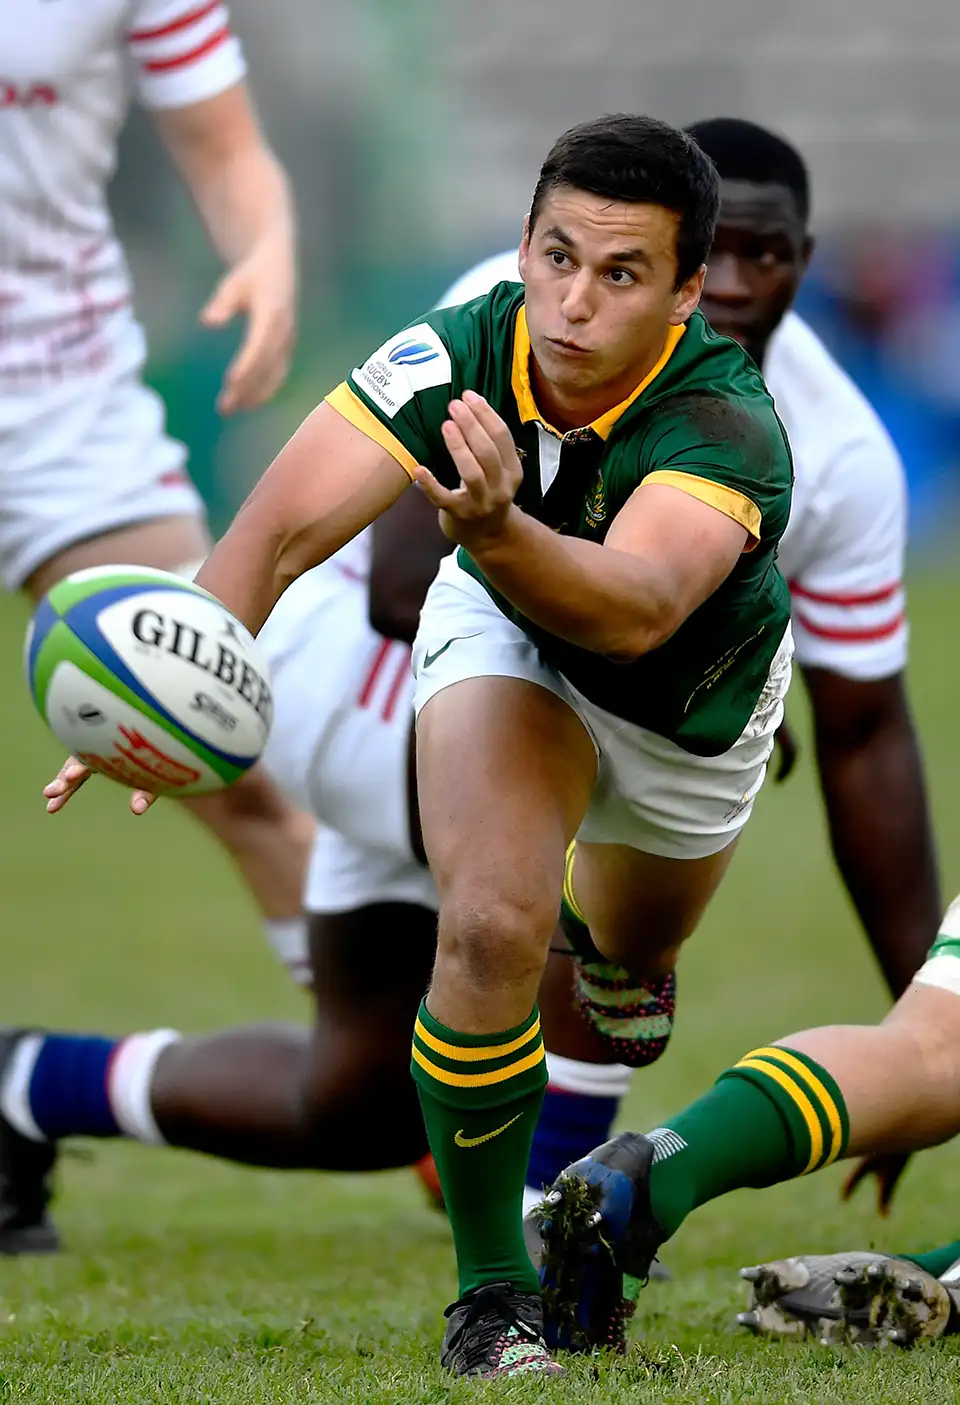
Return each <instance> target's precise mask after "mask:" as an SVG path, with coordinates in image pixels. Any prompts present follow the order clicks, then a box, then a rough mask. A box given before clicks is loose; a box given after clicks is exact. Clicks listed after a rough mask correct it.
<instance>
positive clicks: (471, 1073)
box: [411, 1001, 547, 1297]
mask: <svg viewBox="0 0 960 1405" xmlns="http://www.w3.org/2000/svg"><path fill="white" fill-rule="evenodd" d="M411 1071H412V1073H413V1078H414V1081H415V1083H416V1084H417V1088H418V1090H419V1093H420V1105H421V1107H422V1109H423V1117H424V1121H425V1123H426V1127H427V1136H428V1137H429V1139H430V1149H431V1151H432V1152H433V1156H434V1160H435V1161H436V1164H437V1173H438V1175H439V1177H440V1184H441V1186H442V1187H443V1195H444V1200H445V1202H446V1207H447V1214H448V1215H449V1217H450V1227H451V1229H452V1231H453V1242H454V1246H455V1248H456V1252H457V1267H458V1270H459V1275H460V1296H461V1297H463V1296H464V1295H465V1294H466V1293H469V1292H471V1291H472V1289H474V1288H479V1287H481V1286H482V1285H483V1284H484V1283H500V1282H507V1283H512V1284H514V1285H515V1286H516V1287H518V1288H521V1289H523V1290H525V1291H528V1292H536V1291H538V1288H539V1282H538V1279H537V1274H536V1272H535V1270H534V1268H533V1265H532V1264H531V1262H530V1257H529V1255H528V1253H527V1250H526V1246H525V1245H524V1241H523V1229H522V1220H521V1206H522V1198H523V1182H524V1176H525V1175H526V1170H527V1163H528V1161H529V1159H530V1143H531V1141H532V1139H533V1132H534V1128H535V1126H536V1122H537V1114H538V1112H539V1111H540V1104H541V1102H542V1101H543V1089H544V1084H545V1083H546V1081H547V1072H546V1063H545V1060H544V1054H543V1040H542V1038H541V1036H540V1016H539V1013H538V1012H537V1010H536V1008H534V1010H533V1012H532V1013H531V1015H530V1017H529V1019H527V1020H526V1021H524V1023H523V1024H522V1025H518V1026H517V1027H516V1028H515V1029H508V1030H504V1032H503V1033H502V1034H459V1033H458V1032H457V1031H456V1030H453V1029H448V1028H447V1027H446V1026H445V1025H442V1024H441V1023H440V1022H439V1020H435V1019H434V1018H433V1016H432V1015H431V1014H430V1012H429V1010H428V1009H427V1006H426V1001H424V1002H423V1004H422V1005H421V1006H420V1013H419V1015H418V1017H417V1023H416V1028H415V1030H414V1036H413V1064H412V1070H411Z"/></svg>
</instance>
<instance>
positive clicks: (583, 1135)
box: [524, 1053, 633, 1208]
mask: <svg viewBox="0 0 960 1405" xmlns="http://www.w3.org/2000/svg"><path fill="white" fill-rule="evenodd" d="M632 1072H633V1071H632V1069H629V1068H625V1067H624V1066H623V1065H622V1064H588V1063H582V1062H581V1061H580V1060H579V1059H565V1058H562V1057H561V1056H560V1055H559V1054H551V1053H548V1054H547V1077H548V1080H549V1081H548V1083H547V1091H546V1094H545V1096H544V1099H543V1106H542V1108H541V1109H540V1117H539V1120H538V1122H537V1130H536V1132H535V1133H534V1136H533V1146H532V1148H531V1151H530V1165H529V1166H528V1167H527V1189H528V1190H531V1191H533V1192H535V1200H537V1201H539V1200H540V1199H542V1197H543V1191H544V1188H545V1187H546V1186H549V1185H552V1184H553V1182H554V1181H555V1180H556V1179H557V1177H558V1176H559V1174H560V1172H561V1171H564V1170H566V1168H567V1167H568V1166H569V1165H570V1164H571V1162H573V1161H579V1160H580V1158H581V1156H586V1154H587V1152H588V1151H592V1150H593V1148H594V1147H595V1146H599V1145H600V1144H601V1142H605V1141H607V1140H608V1139H609V1136H610V1130H611V1128H612V1126H613V1120H614V1118H615V1117H616V1115H617V1112H618V1110H619V1107H620V1099H621V1098H623V1097H625V1095H626V1093H627V1092H628V1090H629V1088H630V1078H631V1075H632ZM530 1199H531V1197H528V1196H527V1195H526V1193H525V1194H524V1202H525V1208H526V1203H527V1201H528V1200H530Z"/></svg>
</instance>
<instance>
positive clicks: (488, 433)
mask: <svg viewBox="0 0 960 1405" xmlns="http://www.w3.org/2000/svg"><path fill="white" fill-rule="evenodd" d="M449 408H450V418H449V419H448V420H446V421H445V422H444V425H443V430H442V433H443V442H444V443H445V444H446V446H447V450H448V452H449V454H450V457H451V458H452V459H453V462H454V464H455V465H456V469H457V472H458V473H459V475H460V487H459V488H453V489H450V488H444V487H443V486H442V485H441V484H440V483H439V482H438V481H437V479H436V478H435V477H434V476H433V474H432V473H431V472H430V470H429V469H428V468H422V467H421V468H418V469H417V474H416V477H417V482H418V483H419V485H420V487H421V488H422V489H423V491H424V492H425V493H426V495H427V497H428V498H429V499H430V501H431V502H432V503H433V505H434V507H436V508H438V509H439V512H440V525H441V527H442V528H443V530H444V532H445V533H446V535H447V536H448V537H449V538H450V539H451V540H452V541H455V542H461V543H462V544H463V545H464V546H466V547H468V548H469V547H480V546H484V545H489V544H490V543H491V542H492V541H495V540H496V539H497V538H498V537H500V536H501V535H502V534H503V532H504V529H505V527H506V525H507V519H508V518H509V516H510V512H511V509H512V507H513V499H514V497H515V496H516V492H517V489H518V488H519V487H520V484H521V482H522V481H523V469H522V468H521V466H520V458H519V455H518V454H517V450H516V445H515V444H514V442H513V438H512V436H511V434H510V430H509V429H508V428H507V426H506V425H505V424H504V422H503V420H502V419H501V418H500V416H499V415H498V414H497V412H496V410H493V409H491V407H490V406H489V405H488V404H487V402H486V400H484V398H483V396H482V395H478V394H477V393H476V391H473V390H465V391H464V392H463V396H462V398H461V399H460V400H451V401H450V407H449Z"/></svg>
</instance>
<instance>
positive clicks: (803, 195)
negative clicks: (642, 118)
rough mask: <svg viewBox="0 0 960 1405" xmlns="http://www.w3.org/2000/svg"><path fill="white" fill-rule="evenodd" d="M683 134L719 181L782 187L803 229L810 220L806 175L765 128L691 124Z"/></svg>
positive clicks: (723, 120) (733, 120) (721, 120)
mask: <svg viewBox="0 0 960 1405" xmlns="http://www.w3.org/2000/svg"><path fill="white" fill-rule="evenodd" d="M687 131H688V132H689V134H690V136H692V137H693V139H694V141H695V142H696V143H697V145H698V146H699V147H700V149H701V151H705V152H706V153H707V155H708V156H709V157H710V160H711V161H712V162H713V164H714V165H715V166H716V168H717V170H718V171H719V172H720V179H721V180H732V181H751V182H752V183H753V184H754V185H782V186H785V187H786V188H787V190H789V191H790V193H791V194H792V195H793V198H794V200H795V201H796V205H797V212H798V214H799V216H800V219H801V220H802V221H803V224H804V226H806V223H807V220H808V219H809V216H810V174H809V172H808V170H807V163H806V162H805V161H804V159H803V157H802V156H801V155H800V153H799V151H798V150H797V148H796V147H795V146H791V145H790V143H789V142H788V141H785V140H784V138H783V137H778V136H777V134H776V133H775V132H771V131H768V129H767V128H766V127H758V126H757V124H756V122H746V121H744V120H743V118H740V117H714V118H713V119H712V120H710V121H709V122H694V123H693V125H692V126H690V127H688V128H687Z"/></svg>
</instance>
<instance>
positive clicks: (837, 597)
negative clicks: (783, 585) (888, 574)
mask: <svg viewBox="0 0 960 1405" xmlns="http://www.w3.org/2000/svg"><path fill="white" fill-rule="evenodd" d="M902 589H903V585H902V582H901V581H892V582H891V583H890V584H889V585H884V586H881V587H880V588H879V589H878V590H866V591H860V592H858V591H837V592H830V591H824V590H808V589H807V587H806V586H802V585H800V584H799V583H798V582H797V581H791V582H790V594H791V595H793V596H799V598H800V599H801V600H809V601H811V602H812V603H813V604H816V605H840V606H847V607H853V606H856V605H880V604H882V603H883V601H885V600H892V599H893V597H894V596H895V595H896V594H897V592H898V591H900V590H902Z"/></svg>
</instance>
